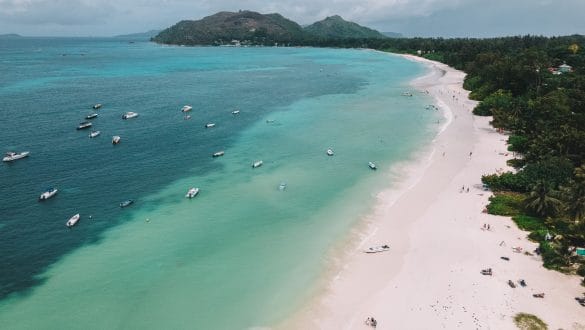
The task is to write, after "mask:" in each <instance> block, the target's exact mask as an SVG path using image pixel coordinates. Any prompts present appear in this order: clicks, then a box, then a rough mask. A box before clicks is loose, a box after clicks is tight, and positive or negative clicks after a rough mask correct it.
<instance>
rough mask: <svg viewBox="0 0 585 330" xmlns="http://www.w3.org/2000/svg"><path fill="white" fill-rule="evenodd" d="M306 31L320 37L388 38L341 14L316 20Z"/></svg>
mask: <svg viewBox="0 0 585 330" xmlns="http://www.w3.org/2000/svg"><path fill="white" fill-rule="evenodd" d="M305 31H306V32H307V33H309V34H311V35H314V36H317V37H320V38H361V39H367V38H381V39H383V38H387V37H386V36H385V35H383V34H382V33H380V32H378V31H376V30H372V29H370V28H367V27H365V26H361V25H359V24H357V23H354V22H348V21H346V20H344V19H343V18H341V16H339V15H335V16H330V17H327V18H325V19H324V20H322V21H318V22H315V23H313V24H311V25H309V26H307V27H306V28H305Z"/></svg>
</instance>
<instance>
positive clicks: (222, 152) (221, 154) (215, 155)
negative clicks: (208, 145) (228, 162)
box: [212, 150, 225, 157]
mask: <svg viewBox="0 0 585 330" xmlns="http://www.w3.org/2000/svg"><path fill="white" fill-rule="evenodd" d="M224 154H225V152H224V151H223V150H222V151H218V152H216V153H214V154H213V155H212V157H221V156H223V155H224Z"/></svg>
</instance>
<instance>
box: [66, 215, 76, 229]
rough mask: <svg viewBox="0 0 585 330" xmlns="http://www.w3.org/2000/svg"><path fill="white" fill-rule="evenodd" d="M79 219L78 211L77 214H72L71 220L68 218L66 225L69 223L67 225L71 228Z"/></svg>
mask: <svg viewBox="0 0 585 330" xmlns="http://www.w3.org/2000/svg"><path fill="white" fill-rule="evenodd" d="M77 221H79V213H77V214H76V215H74V216H72V217H71V218H70V219H69V220H67V223H66V225H67V227H69V228H71V227H73V226H75V224H76V223H77Z"/></svg>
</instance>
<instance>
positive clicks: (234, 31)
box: [152, 11, 387, 46]
mask: <svg viewBox="0 0 585 330" xmlns="http://www.w3.org/2000/svg"><path fill="white" fill-rule="evenodd" d="M364 38H377V39H385V38H387V37H386V36H385V35H383V34H381V33H379V32H378V31H375V30H372V29H369V28H366V27H363V26H360V25H358V24H356V23H353V22H348V21H345V20H343V19H342V18H341V17H339V16H332V17H327V18H326V19H324V20H322V21H319V22H316V23H314V24H312V25H310V26H308V27H306V28H304V29H303V28H302V27H301V26H300V25H299V24H297V23H295V22H293V21H291V20H289V19H287V18H285V17H283V16H282V15H280V14H260V13H257V12H253V11H239V12H219V13H217V14H214V15H211V16H207V17H205V18H203V19H201V20H197V21H190V20H188V21H181V22H179V23H177V24H175V25H174V26H172V27H170V28H168V29H165V30H163V31H161V32H160V33H159V34H158V35H157V36H155V37H154V38H153V39H152V40H153V41H155V42H157V43H162V44H176V45H265V46H273V45H285V46H303V45H314V44H319V43H321V42H323V41H324V40H341V39H356V40H357V39H364Z"/></svg>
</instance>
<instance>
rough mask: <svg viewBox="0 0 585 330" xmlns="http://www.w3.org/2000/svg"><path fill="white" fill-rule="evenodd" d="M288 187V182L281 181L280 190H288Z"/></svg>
mask: <svg viewBox="0 0 585 330" xmlns="http://www.w3.org/2000/svg"><path fill="white" fill-rule="evenodd" d="M286 187H287V184H286V182H281V183H280V184H279V185H278V190H280V191H285V190H286Z"/></svg>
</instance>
